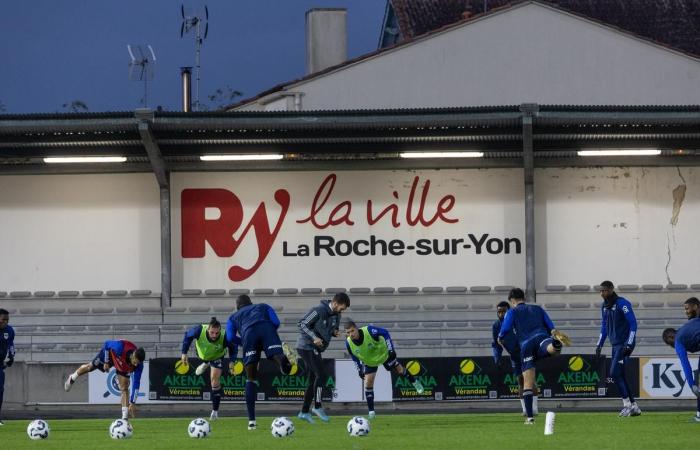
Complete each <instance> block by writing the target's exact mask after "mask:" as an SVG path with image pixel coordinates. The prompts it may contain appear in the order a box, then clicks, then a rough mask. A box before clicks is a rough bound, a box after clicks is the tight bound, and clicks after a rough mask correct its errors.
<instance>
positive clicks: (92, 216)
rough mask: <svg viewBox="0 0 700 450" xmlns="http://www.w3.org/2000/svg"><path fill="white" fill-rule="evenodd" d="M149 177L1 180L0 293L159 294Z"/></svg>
mask: <svg viewBox="0 0 700 450" xmlns="http://www.w3.org/2000/svg"><path fill="white" fill-rule="evenodd" d="M159 207H160V206H159V193H158V186H157V184H156V181H155V178H154V177H153V175H152V174H148V173H145V174H119V175H40V176H39V175H37V176H34V175H20V176H5V175H3V176H0V230H2V233H0V249H2V251H1V252H0V291H15V290H17V291H21V290H27V291H38V290H56V291H57V290H82V289H86V290H90V289H94V290H109V289H151V290H153V291H155V292H160V212H159Z"/></svg>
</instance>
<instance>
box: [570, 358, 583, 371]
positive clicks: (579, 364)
mask: <svg viewBox="0 0 700 450" xmlns="http://www.w3.org/2000/svg"><path fill="white" fill-rule="evenodd" d="M569 369H571V370H573V371H574V372H578V371H579V370H581V369H583V358H581V357H580V356H578V355H576V356H572V357H571V358H569Z"/></svg>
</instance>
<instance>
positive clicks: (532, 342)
mask: <svg viewBox="0 0 700 450" xmlns="http://www.w3.org/2000/svg"><path fill="white" fill-rule="evenodd" d="M508 300H509V301H510V303H511V305H512V306H513V308H512V309H510V310H508V312H507V313H506V315H505V317H504V318H503V324H502V325H501V331H499V332H498V342H499V343H500V344H501V345H504V339H505V337H506V335H507V334H508V333H510V332H511V330H515V335H516V336H517V338H518V345H519V346H520V356H521V370H522V374H523V399H524V400H525V411H526V414H527V419H525V425H533V424H534V423H535V419H534V411H533V407H532V403H533V400H532V397H533V395H534V390H535V380H536V374H535V362H536V361H538V360H540V359H543V358H547V357H550V356H556V355H559V354H560V353H561V347H562V343H563V344H566V345H569V344H570V340H569V337H568V336H567V335H565V334H564V333H562V332H560V331H557V329H556V328H555V327H554V324H553V323H552V320H551V319H550V318H549V316H548V315H547V313H546V312H545V310H544V309H542V308H541V307H540V306H537V305H530V304H525V293H524V292H523V290H522V289H519V288H514V289H511V291H510V292H509V293H508Z"/></svg>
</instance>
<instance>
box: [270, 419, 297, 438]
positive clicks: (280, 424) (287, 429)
mask: <svg viewBox="0 0 700 450" xmlns="http://www.w3.org/2000/svg"><path fill="white" fill-rule="evenodd" d="M270 429H271V431H272V435H273V436H274V437H278V438H283V437H288V436H291V435H292V434H294V423H293V422H292V421H291V420H289V419H288V418H287V417H278V418H276V419H275V420H273V421H272V426H271V427H270Z"/></svg>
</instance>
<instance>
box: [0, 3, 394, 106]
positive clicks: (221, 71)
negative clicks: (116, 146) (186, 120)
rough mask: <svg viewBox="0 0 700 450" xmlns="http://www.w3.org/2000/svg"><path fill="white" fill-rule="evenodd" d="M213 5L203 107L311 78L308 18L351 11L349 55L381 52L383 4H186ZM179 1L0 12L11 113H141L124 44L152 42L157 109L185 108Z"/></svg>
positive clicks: (4, 96) (151, 99) (3, 86)
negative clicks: (69, 109)
mask: <svg viewBox="0 0 700 450" xmlns="http://www.w3.org/2000/svg"><path fill="white" fill-rule="evenodd" d="M184 3H185V7H186V8H188V7H189V8H193V7H196V6H198V5H203V4H206V5H208V7H209V14H210V17H209V23H210V25H209V36H208V38H207V40H206V41H205V42H204V46H203V49H202V56H201V64H202V76H201V78H202V79H201V82H200V100H202V101H204V100H205V97H206V95H207V94H211V93H213V92H214V91H215V90H216V89H218V88H226V87H230V88H231V89H234V90H238V91H242V92H243V94H244V97H249V96H253V95H255V94H257V93H259V92H261V91H263V90H265V89H268V88H270V87H272V86H274V85H276V84H279V83H281V82H285V81H290V80H293V79H295V78H298V77H300V76H303V75H304V70H305V67H304V64H305V59H304V58H305V48H304V14H305V12H306V11H307V10H308V9H311V8H314V7H320V8H329V7H344V8H347V10H348V58H353V57H356V56H359V55H362V54H364V53H368V52H371V51H374V50H376V48H377V42H378V40H379V32H380V28H381V22H382V19H383V15H384V10H385V7H386V1H385V0H333V1H329V0H276V1H273V0H209V1H206V2H205V1H202V0H189V1H186V2H184ZM180 4H181V2H180V1H175V0H120V1H116V0H100V1H98V0H16V1H12V2H9V1H6V2H2V5H1V6H0V61H2V62H3V63H2V65H1V66H0V102H2V104H3V106H4V108H5V111H4V112H5V113H22V114H24V113H34V112H66V109H65V108H64V107H62V105H63V104H66V103H70V102H72V101H75V100H80V101H82V102H84V103H85V104H86V105H87V106H88V108H89V110H90V111H129V110H133V109H134V108H137V107H140V106H141V105H140V104H139V102H140V101H141V100H142V98H143V83H142V82H138V81H130V80H129V78H128V63H129V59H130V58H129V55H128V52H127V49H126V45H127V44H143V45H145V44H151V45H152V46H153V48H154V50H155V52H156V58H157V64H156V72H155V79H154V80H153V82H149V87H148V90H149V93H148V103H149V106H150V107H155V106H157V105H161V106H162V107H163V108H164V109H165V110H179V109H180V104H181V94H180V67H181V66H192V65H194V48H195V45H194V37H193V35H191V34H190V35H185V38H183V39H180V23H181V17H180Z"/></svg>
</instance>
